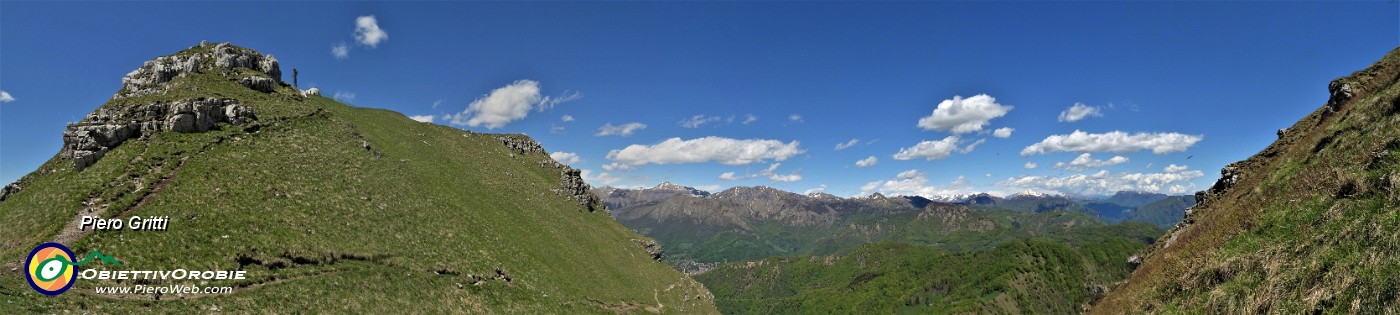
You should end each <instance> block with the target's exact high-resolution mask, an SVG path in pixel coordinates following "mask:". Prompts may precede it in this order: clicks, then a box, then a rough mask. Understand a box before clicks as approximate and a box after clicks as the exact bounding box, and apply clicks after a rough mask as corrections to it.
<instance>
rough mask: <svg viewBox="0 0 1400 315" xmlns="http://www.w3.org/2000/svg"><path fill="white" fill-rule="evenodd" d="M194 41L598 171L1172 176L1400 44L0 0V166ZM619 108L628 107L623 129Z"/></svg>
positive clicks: (1354, 27) (1223, 22) (1345, 26)
mask: <svg viewBox="0 0 1400 315" xmlns="http://www.w3.org/2000/svg"><path fill="white" fill-rule="evenodd" d="M370 16H372V17H373V21H361V17H370ZM361 22H366V23H361ZM357 28H359V29H362V30H364V31H365V32H362V35H363V34H367V35H369V36H360V37H359V38H357V36H356V33H357ZM376 28H377V29H376ZM379 35H383V36H379ZM200 40H209V41H211V42H226V41H231V42H233V43H234V44H237V45H240V46H245V47H249V48H253V49H256V50H258V51H260V52H263V53H270V54H274V55H276V57H277V58H278V60H280V61H281V64H282V66H283V67H284V72H286V73H288V74H287V75H285V76H284V79H290V71H289V70H290V68H291V67H293V66H295V67H297V68H298V69H299V70H300V71H301V74H302V76H301V82H302V87H303V88H306V87H310V86H315V87H319V88H320V89H321V90H322V91H323V93H325V94H326V95H335V94H340V95H341V96H342V98H343V99H345V101H347V102H348V103H351V104H354V105H356V106H364V107H377V108H386V109H390V110H394V111H398V112H401V113H404V114H405V115H409V116H430V117H432V118H433V121H434V123H438V124H446V125H451V126H454V127H459V128H463V129H468V130H474V131H482V132H507V133H526V134H529V135H530V136H532V137H534V138H535V139H537V140H539V141H540V142H541V143H542V144H543V145H544V146H545V148H546V149H548V150H550V151H551V152H566V153H572V154H574V155H575V156H576V157H577V158H578V159H579V160H578V161H570V162H572V163H571V164H573V165H574V166H575V167H578V168H582V169H585V170H586V172H587V173H588V176H587V177H588V179H589V181H590V182H592V183H593V184H595V185H602V184H609V185H617V186H638V185H644V186H651V185H655V184H657V183H660V182H662V181H672V182H677V183H682V184H686V185H692V186H697V187H703V188H705V189H711V190H713V189H719V188H726V187H732V186H739V185H743V186H748V185H768V186H773V187H777V188H780V189H785V190H790V191H795V192H806V191H808V190H812V189H815V188H823V187H824V191H826V192H829V193H833V194H836V195H841V196H851V195H857V194H865V193H870V192H875V191H880V192H884V193H887V194H890V193H895V194H924V195H931V194H954V193H968V192H979V191H988V192H996V193H1000V194H1006V193H1015V192H1021V191H1027V190H1032V191H1045V192H1048V191H1057V192H1064V193H1070V194H1101V193H1108V192H1111V191H1114V190H1119V189H1127V190H1151V191H1160V192H1180V193H1190V192H1194V191H1196V190H1200V189H1203V188H1205V187H1208V186H1209V185H1210V183H1212V182H1213V181H1214V180H1215V179H1216V178H1217V177H1218V172H1217V170H1218V169H1219V168H1220V167H1222V166H1223V165H1225V164H1227V163H1229V162H1232V161H1236V160H1240V159H1243V158H1246V157H1248V156H1249V155H1252V154H1254V153H1256V152H1257V151H1258V150H1260V149H1262V148H1263V147H1264V146H1266V145H1267V144H1268V143H1269V142H1271V141H1273V139H1274V137H1275V135H1274V131H1275V130H1276V129H1278V128H1283V127H1287V126H1289V125H1291V124H1292V123H1293V122H1294V121H1296V120H1297V119H1299V118H1300V117H1302V116H1303V115H1305V114H1306V113H1308V112H1310V111H1312V110H1314V109H1316V108H1317V107H1318V106H1321V105H1322V104H1323V103H1324V102H1325V100H1326V95H1327V93H1326V84H1327V82H1328V81H1330V80H1331V79H1333V78H1336V77H1340V76H1343V75H1346V74H1348V73H1350V72H1352V71H1355V70H1359V69H1362V68H1364V67H1365V66H1367V65H1369V64H1370V63H1371V62H1373V61H1375V60H1376V59H1378V58H1379V57H1380V56H1381V55H1383V54H1385V53H1386V52H1388V51H1389V50H1391V49H1393V48H1395V47H1396V45H1397V44H1400V10H1397V5H1396V3H1395V2H1393V1H1391V2H1351V3H1331V2H1327V3H1321V2H1281V3H1219V2H1207V3H1201V2H1190V3H1176V2H1154V3H1102V2H1073V3H1022V2H996V3H973V2H951V3H944V2H935V3H910V2H899V3H839V2H838V3H831V2H821V3H791V2H780V3H734V2H723V3H704V2H698V3H697V2H687V3H637V2H608V3H568V2H563V3H561V2H547V3H533V2H532V3H501V2H490V3H443V2H432V3H375V2H349V3H293V4H273V3H165V2H160V3H155V2H139V3H36V2H0V90H2V91H4V92H5V95H8V96H5V95H0V181H3V182H11V181H14V180H16V179H18V178H19V177H20V176H23V175H24V174H26V173H28V172H30V171H33V170H34V169H35V168H36V167H37V166H38V165H39V164H41V163H43V161H45V160H47V159H49V158H51V157H52V156H53V155H54V154H55V153H56V152H58V150H59V147H60V145H61V144H62V141H61V136H60V135H61V131H62V130H63V128H64V125H65V124H66V123H68V122H73V121H77V120H79V119H81V118H82V117H83V116H84V115H86V114H87V113H88V112H90V111H92V110H93V109H95V108H96V107H97V106H98V105H100V104H101V103H103V102H104V101H106V100H107V99H108V98H109V97H110V96H111V95H112V93H113V92H115V91H116V90H117V89H118V88H120V84H121V80H120V79H121V77H122V76H123V75H125V74H126V73H127V72H130V71H131V70H133V69H135V68H137V67H138V66H140V64H141V63H142V62H144V61H146V60H149V59H152V58H154V57H156V56H161V55H166V54H170V53H173V52H175V51H178V50H180V49H183V48H186V47H189V46H191V45H194V44H196V43H198V42H199V41H200ZM341 45H343V46H344V47H345V48H346V50H347V53H346V55H344V56H336V55H335V54H334V52H333V47H337V46H341ZM348 95H353V98H352V97H348ZM978 95H986V96H978ZM473 104H475V105H473ZM1075 104H1083V105H1082V106H1079V107H1078V109H1077V110H1076V111H1071V110H1070V109H1071V107H1073V106H1075ZM473 107H475V108H477V109H476V110H469V108H473ZM522 109H523V111H522ZM521 113H523V114H521ZM1075 113H1078V114H1081V115H1072V114H1075ZM565 116H568V117H571V118H572V121H565V119H564V117H565ZM1061 116H1065V118H1076V117H1073V116H1082V117H1077V118H1080V119H1078V120H1074V119H1062V118H1061ZM454 117H455V118H457V119H455V120H454V119H452V118H454ZM696 117H699V119H698V120H696V121H699V122H701V123H700V124H698V125H697V124H686V123H685V122H687V121H689V120H692V119H695V118H696ZM749 117H753V118H754V120H752V121H748V120H749V119H748V118H749ZM1067 120H1074V121H1067ZM745 121H748V123H745ZM454 122H455V123H454ZM457 123H460V124H457ZM628 124H632V125H631V126H639V125H645V126H646V127H645V128H636V127H633V128H630V131H631V132H630V133H628V134H627V135H626V136H622V135H621V134H622V132H621V131H622V130H624V129H629V128H622V126H627V125H628ZM605 125H610V126H613V127H617V128H614V129H613V130H612V131H613V132H611V133H604V132H601V129H600V128H602V127H603V126H605ZM491 127H494V128H491ZM689 127H694V128H689ZM1001 128H1010V129H1012V130H1010V135H1009V136H1008V137H1004V138H1003V137H998V133H997V132H995V131H996V130H997V129H1001ZM1076 131H1079V132H1078V133H1076ZM599 134H607V135H599ZM1001 135H1005V132H1004V131H1003V133H1002V134H1001ZM1059 136H1062V137H1059ZM672 138H676V139H675V140H668V139H672ZM852 139H856V140H857V141H855V142H854V144H853V145H851V146H849V147H845V148H844V149H842V150H836V148H837V145H838V144H845V143H849V142H851V140H852ZM926 141H927V142H926ZM921 143H922V145H921ZM973 144H976V145H973ZM969 147H971V148H969ZM901 151H904V152H905V153H904V154H901V153H900V152H901ZM613 152H615V153H613ZM963 152H966V153H963ZM1084 153H1088V154H1089V156H1087V157H1083V154H1084ZM560 157H561V158H563V157H564V156H563V155H561V156H560ZM869 157H874V158H875V160H876V161H875V162H874V164H873V165H868V166H867V167H859V166H857V161H861V160H863V159H867V158H869ZM900 158H905V159H900ZM1076 160H1077V161H1076ZM1028 163H1033V164H1035V166H1036V167H1035V168H1034V169H1028V168H1027V167H1028V166H1029V165H1028ZM1057 163H1064V165H1062V166H1061V167H1055V165H1056V164H1057ZM775 164H777V166H774V165H775ZM726 173H732V174H729V175H727V176H726V175H725V174H726ZM722 177H723V178H722ZM725 178H727V179H732V180H726V179H725Z"/></svg>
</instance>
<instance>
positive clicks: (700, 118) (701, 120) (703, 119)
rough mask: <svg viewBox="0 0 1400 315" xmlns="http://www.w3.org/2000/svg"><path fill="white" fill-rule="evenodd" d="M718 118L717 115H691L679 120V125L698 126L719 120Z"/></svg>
mask: <svg viewBox="0 0 1400 315" xmlns="http://www.w3.org/2000/svg"><path fill="white" fill-rule="evenodd" d="M719 119H720V118H719V116H705V115H695V116H691V117H690V118H688V119H685V120H681V121H680V125H681V127H686V128H700V126H703V125H705V124H707V123H711V122H716V121H719Z"/></svg>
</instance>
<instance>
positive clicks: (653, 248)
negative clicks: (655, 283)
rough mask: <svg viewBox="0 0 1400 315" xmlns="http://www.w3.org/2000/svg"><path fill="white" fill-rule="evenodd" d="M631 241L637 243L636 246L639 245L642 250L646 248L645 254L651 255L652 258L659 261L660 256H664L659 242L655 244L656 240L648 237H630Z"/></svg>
mask: <svg viewBox="0 0 1400 315" xmlns="http://www.w3.org/2000/svg"><path fill="white" fill-rule="evenodd" d="M631 241H632V243H633V244H637V246H641V247H642V249H643V250H646V251H647V254H648V255H651V259H652V260H656V261H660V260H661V259H662V258H665V255H664V251H663V250H662V249H661V244H657V243H656V241H654V240H650V239H646V240H639V239H635V238H634V239H631Z"/></svg>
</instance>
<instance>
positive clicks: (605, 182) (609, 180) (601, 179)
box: [579, 170, 622, 186]
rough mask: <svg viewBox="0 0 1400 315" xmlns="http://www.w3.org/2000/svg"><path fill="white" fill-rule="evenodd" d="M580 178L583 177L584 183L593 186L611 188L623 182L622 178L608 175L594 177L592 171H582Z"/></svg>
mask: <svg viewBox="0 0 1400 315" xmlns="http://www.w3.org/2000/svg"><path fill="white" fill-rule="evenodd" d="M579 176H582V177H583V181H585V182H588V183H589V184H590V185H593V186H609V185H612V184H613V183H616V182H619V181H622V177H618V176H613V175H612V174H608V173H601V174H598V175H597V176H594V175H593V171H592V170H583V171H580V172H579Z"/></svg>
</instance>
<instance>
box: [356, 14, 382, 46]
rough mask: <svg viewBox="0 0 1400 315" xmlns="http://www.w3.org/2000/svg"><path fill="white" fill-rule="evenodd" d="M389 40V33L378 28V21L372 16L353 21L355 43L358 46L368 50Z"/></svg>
mask: <svg viewBox="0 0 1400 315" xmlns="http://www.w3.org/2000/svg"><path fill="white" fill-rule="evenodd" d="M385 40H389V32H385V31H384V29H381V28H379V20H376V19H375V18H374V16H373V15H366V16H361V17H359V18H356V19H355V41H357V42H360V45H365V46H369V47H370V48H374V47H379V43H382V42H384V41H385Z"/></svg>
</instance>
